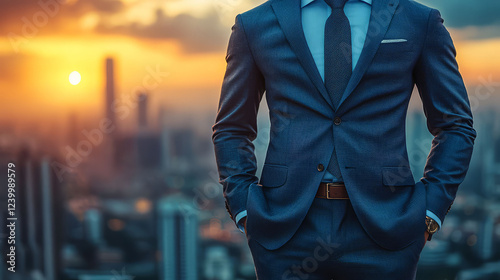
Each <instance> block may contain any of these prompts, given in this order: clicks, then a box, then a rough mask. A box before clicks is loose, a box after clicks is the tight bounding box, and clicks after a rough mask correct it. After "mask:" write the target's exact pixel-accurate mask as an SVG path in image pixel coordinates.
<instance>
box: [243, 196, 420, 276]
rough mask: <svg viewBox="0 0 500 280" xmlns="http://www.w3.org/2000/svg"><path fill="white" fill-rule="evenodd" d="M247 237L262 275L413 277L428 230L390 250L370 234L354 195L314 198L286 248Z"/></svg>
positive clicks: (258, 274) (256, 266) (257, 267)
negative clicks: (269, 246) (274, 247)
mask: <svg viewBox="0 0 500 280" xmlns="http://www.w3.org/2000/svg"><path fill="white" fill-rule="evenodd" d="M250 218H251V217H250ZM272 234H279V233H272ZM247 241H248V246H249V248H250V251H251V253H252V257H253V260H254V264H255V272H256V275H257V279H259V280H302V279H307V280H316V279H318V280H319V279H321V280H329V279H333V280H371V279H373V280H379V279H391V280H398V279H400V280H410V279H415V275H416V270H417V263H418V259H419V256H420V253H421V251H422V249H423V247H424V245H425V233H424V232H422V238H420V239H418V240H416V241H415V242H413V243H411V244H410V245H408V246H407V247H405V248H403V249H401V250H397V251H389V250H386V249H384V248H383V247H381V246H379V245H378V244H376V243H375V242H374V241H373V240H372V239H371V238H370V236H368V234H367V233H366V231H365V230H364V229H363V227H362V226H361V224H360V223H359V221H358V218H357V217H356V214H355V212H354V210H353V207H352V205H351V201H350V200H348V199H346V200H340V199H332V200H329V199H324V198H314V201H313V203H312V206H311V208H310V209H309V211H308V213H307V215H306V217H305V219H304V221H303V222H302V224H301V225H300V227H299V229H298V230H297V232H296V233H295V234H294V236H293V237H292V238H291V239H290V240H289V241H288V242H287V243H285V245H283V246H282V247H280V248H278V249H277V250H267V249H266V248H264V247H262V246H261V245H260V244H259V243H257V242H256V241H255V240H254V239H252V238H251V236H248V235H247Z"/></svg>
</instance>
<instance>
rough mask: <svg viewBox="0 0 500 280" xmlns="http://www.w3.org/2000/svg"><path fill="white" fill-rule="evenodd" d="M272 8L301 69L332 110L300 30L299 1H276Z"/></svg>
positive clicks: (329, 99)
mask: <svg viewBox="0 0 500 280" xmlns="http://www.w3.org/2000/svg"><path fill="white" fill-rule="evenodd" d="M272 7H273V10H274V13H275V14H276V17H277V18H278V22H279V24H280V26H281V29H282V30H283V33H284V34H285V37H286V39H287V40H288V42H289V43H290V46H291V48H292V50H293V51H294V52H295V54H296V56H297V58H298V59H299V61H300V63H301V64H302V67H304V69H305V71H306V73H307V75H308V76H309V78H310V79H311V81H312V82H313V84H314V85H315V86H316V88H317V89H318V90H319V92H320V93H321V95H322V96H323V98H324V99H325V100H326V101H327V102H328V104H330V106H331V107H332V108H334V106H333V103H332V100H331V98H330V95H329V94H328V92H327V91H326V87H325V84H324V83H323V79H321V76H320V74H319V71H318V68H317V67H316V63H315V62H314V59H313V57H312V55H311V52H310V50H309V47H308V46H307V41H306V38H305V36H304V31H303V30H302V22H301V13H300V0H278V1H274V2H272Z"/></svg>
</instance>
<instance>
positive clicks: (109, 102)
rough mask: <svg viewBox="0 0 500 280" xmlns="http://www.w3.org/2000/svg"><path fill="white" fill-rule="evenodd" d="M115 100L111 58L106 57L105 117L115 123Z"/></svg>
mask: <svg viewBox="0 0 500 280" xmlns="http://www.w3.org/2000/svg"><path fill="white" fill-rule="evenodd" d="M114 101H115V73H114V62H113V59H112V58H106V118H108V119H109V120H111V121H112V122H113V124H114V125H116V119H115V112H114V110H113V102H114Z"/></svg>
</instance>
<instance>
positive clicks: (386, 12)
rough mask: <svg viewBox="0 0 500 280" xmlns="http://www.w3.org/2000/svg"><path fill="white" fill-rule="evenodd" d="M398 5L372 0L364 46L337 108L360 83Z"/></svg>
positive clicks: (393, 1) (390, 0)
mask: <svg viewBox="0 0 500 280" xmlns="http://www.w3.org/2000/svg"><path fill="white" fill-rule="evenodd" d="M398 4H399V0H373V3H372V11H371V16H370V23H369V25H368V33H367V35H366V39H365V44H364V46H363V50H362V51H361V56H360V57H359V61H358V63H357V64H356V67H355V68H354V70H353V73H352V76H351V79H350V80H349V83H348V84H347V87H346V90H345V92H344V94H343V96H342V99H341V100H340V102H339V105H338V107H337V108H339V107H340V106H341V105H342V103H343V102H344V101H345V100H346V99H347V97H349V95H350V94H351V93H352V92H353V91H354V89H355V88H356V86H358V84H359V82H360V81H361V78H362V77H363V75H364V74H365V72H366V70H367V69H368V66H369V65H370V63H371V62H372V60H373V57H374V56H375V53H376V52H377V50H378V48H379V46H380V42H381V41H382V39H383V38H384V36H385V33H386V32H387V29H388V28H389V24H390V23H391V20H392V18H393V16H394V12H395V11H396V8H397V7H398Z"/></svg>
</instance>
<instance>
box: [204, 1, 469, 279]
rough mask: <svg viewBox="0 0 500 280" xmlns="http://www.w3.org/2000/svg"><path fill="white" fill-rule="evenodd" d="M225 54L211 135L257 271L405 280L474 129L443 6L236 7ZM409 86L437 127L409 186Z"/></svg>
mask: <svg viewBox="0 0 500 280" xmlns="http://www.w3.org/2000/svg"><path fill="white" fill-rule="evenodd" d="M226 61H227V69H226V74H225V77H224V82H223V85H222V91H221V97H220V103H219V109H218V113H217V118H216V123H215V125H214V126H213V131H214V133H213V142H214V145H215V153H216V158H217V165H218V169H219V174H220V182H221V184H222V185H223V192H224V197H225V200H226V208H227V210H228V212H229V214H230V215H231V217H232V219H233V220H234V221H235V223H236V224H237V225H238V227H239V228H240V229H241V230H244V231H245V233H246V236H247V239H248V244H249V247H250V250H251V252H252V256H253V259H254V263H255V268H256V273H257V277H258V278H259V279H262V280H267V279H272V280H275V279H332V278H333V279H335V280H338V279H363V280H366V279H413V278H414V277H415V273H416V265H417V262H418V259H419V256H420V252H421V250H422V248H423V247H424V245H425V242H426V240H430V238H431V237H432V234H434V233H435V232H436V231H438V229H439V228H440V226H441V223H442V222H443V221H444V218H445V215H446V214H447V212H448V211H449V209H450V207H451V205H452V203H453V200H454V198H455V195H456V192H457V188H458V186H459V184H460V183H461V182H462V181H463V179H464V177H465V174H466V172H467V169H468V165H469V161H470V157H471V154H472V149H473V143H474V139H475V137H476V132H475V130H474V129H473V127H472V114H471V110H470V105H469V100H468V97H467V92H466V89H465V86H464V84H463V81H462V78H461V75H460V73H459V71H458V66H457V63H456V60H455V49H454V46H453V42H452V39H451V37H450V35H449V33H448V32H447V30H446V29H445V27H444V26H443V20H442V18H441V16H440V14H439V12H438V11H437V10H434V9H431V8H428V7H425V6H423V5H421V4H418V3H416V2H414V1H410V0H349V1H347V0H270V1H267V2H265V3H264V4H262V5H260V6H258V7H256V8H254V9H252V10H250V11H247V12H245V13H242V14H240V15H238V16H237V17H236V23H235V24H234V26H233V27H232V34H231V38H230V41H229V46H228V49H227V56H226ZM415 84H416V85H417V87H418V92H419V95H420V98H421V100H422V103H423V109H424V112H425V115H426V117H427V126H428V129H429V131H430V133H432V135H433V136H434V139H433V141H432V148H431V151H430V153H429V156H428V158H427V163H426V167H425V171H424V174H423V177H422V178H421V179H420V180H419V181H418V182H416V183H415V181H414V179H413V175H412V171H411V170H410V167H409V162H408V154H407V150H406V138H405V119H406V113H407V109H408V102H409V99H410V96H411V94H412V91H413V88H414V86H415ZM264 92H265V93H266V95H265V96H266V100H267V104H268V107H269V115H270V120H271V128H270V142H269V146H268V149H267V154H266V158H265V163H264V166H263V169H262V174H261V176H260V180H259V178H258V177H256V174H255V173H256V169H257V166H256V160H255V155H254V146H253V144H252V141H253V140H254V139H255V138H256V136H257V124H256V116H257V111H258V108H259V103H260V101H261V99H262V97H263V95H264Z"/></svg>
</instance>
